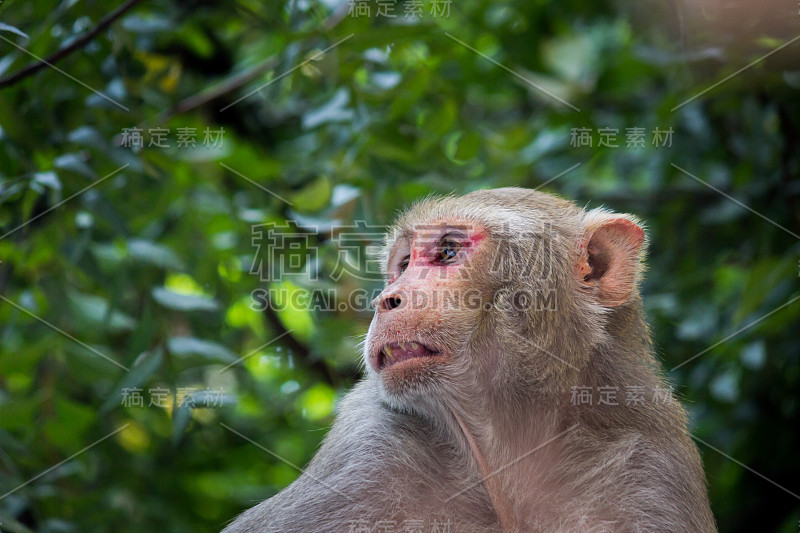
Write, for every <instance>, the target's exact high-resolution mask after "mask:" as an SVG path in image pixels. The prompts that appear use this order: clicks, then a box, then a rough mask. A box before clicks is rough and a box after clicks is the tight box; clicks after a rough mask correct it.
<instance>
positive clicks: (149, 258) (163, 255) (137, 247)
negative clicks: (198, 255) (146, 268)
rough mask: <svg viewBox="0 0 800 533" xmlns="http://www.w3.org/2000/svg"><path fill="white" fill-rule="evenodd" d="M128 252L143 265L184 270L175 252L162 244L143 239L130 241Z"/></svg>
mask: <svg viewBox="0 0 800 533" xmlns="http://www.w3.org/2000/svg"><path fill="white" fill-rule="evenodd" d="M128 251H129V252H130V254H131V257H133V258H134V259H136V260H137V261H141V262H143V263H150V264H151V265H155V266H157V267H161V268H167V269H171V270H184V269H185V266H184V264H183V262H182V261H181V260H180V258H179V257H178V256H177V255H176V254H175V252H173V251H172V250H170V249H169V248H167V247H166V246H164V245H162V244H157V243H154V242H152V241H148V240H145V239H131V240H129V241H128Z"/></svg>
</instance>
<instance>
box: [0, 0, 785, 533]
mask: <svg viewBox="0 0 800 533" xmlns="http://www.w3.org/2000/svg"><path fill="white" fill-rule="evenodd" d="M382 5H384V6H392V10H391V12H389V10H388V8H385V7H384V8H382V11H383V12H382V13H380V14H379V13H378V11H379V9H380V8H379V3H378V2H377V1H371V2H357V3H356V5H354V6H349V5H348V3H347V2H340V1H336V0H327V1H325V2H322V1H316V0H306V1H297V2H268V3H267V2H257V1H255V0H239V1H218V2H215V1H210V0H209V1H198V2H169V1H166V0H152V1H141V2H139V1H133V2H127V3H125V4H123V3H120V2H119V1H114V2H100V1H92V0H70V1H61V2H45V1H38V0H37V1H23V0H6V1H5V2H3V3H2V4H0V22H2V24H0V234H2V235H1V236H0V261H1V262H0V297H1V299H0V530H2V531H14V532H27V531H48V532H69V531H75V532H84V531H217V530H219V529H220V528H221V527H222V525H223V524H224V523H225V522H226V521H227V520H229V519H230V518H232V517H233V516H234V515H235V514H237V513H238V512H240V511H241V510H242V509H244V508H246V507H249V506H250V505H252V504H253V503H254V502H256V501H258V500H261V499H264V498H267V497H269V496H271V495H272V494H274V493H275V492H277V491H279V490H280V489H281V488H283V487H285V486H286V485H287V484H288V483H290V482H291V481H292V480H293V479H294V478H295V477H296V476H297V474H298V472H297V469H296V468H295V467H294V466H292V465H298V466H302V465H303V464H305V463H306V462H307V461H308V459H309V458H310V457H311V456H312V454H313V453H314V450H315V449H316V446H317V445H318V444H319V442H320V440H321V439H322V437H323V436H324V434H325V431H326V429H327V428H328V427H330V424H331V423H332V420H333V410H334V406H335V403H336V400H337V398H339V397H340V396H341V394H342V393H343V392H344V391H346V390H347V388H348V387H349V386H350V385H351V384H352V383H353V382H354V380H356V379H357V378H358V375H359V372H360V369H359V365H360V362H359V355H358V354H359V344H358V343H359V342H360V340H361V336H362V335H363V334H364V332H365V331H366V327H367V324H368V321H369V319H370V316H371V313H370V311H369V310H368V309H357V308H354V307H353V306H351V305H344V306H342V308H339V306H337V305H335V304H336V302H333V303H331V302H328V303H327V305H330V306H331V307H332V308H329V309H316V310H309V309H308V307H307V306H305V305H303V304H302V303H297V301H295V302H294V303H292V302H291V301H289V302H285V301H273V302H272V303H273V305H272V306H271V307H270V309H268V310H266V311H263V312H262V311H259V310H254V309H253V308H252V306H251V304H252V303H253V302H254V299H253V296H252V295H251V293H252V291H253V290H255V289H258V288H262V289H263V288H274V289H281V290H283V291H284V293H285V294H293V295H295V296H296V295H304V294H309V293H310V291H311V292H313V291H317V290H320V289H326V290H328V289H332V290H334V291H335V294H336V295H337V296H336V298H341V299H342V300H344V301H346V300H347V296H348V295H350V294H353V293H354V291H357V290H372V289H374V288H376V287H380V284H381V283H380V281H379V280H376V279H374V276H368V275H363V273H364V272H363V270H365V269H367V266H368V265H367V262H368V260H367V259H365V258H368V257H369V256H367V255H364V254H366V253H367V252H368V251H369V250H371V248H372V247H371V245H372V244H374V242H372V241H371V240H370V239H369V238H366V237H364V238H358V239H356V244H357V246H356V247H355V248H354V249H351V250H349V251H348V252H347V254H346V255H347V257H349V258H350V261H351V263H352V264H354V265H356V266H358V267H359V268H358V269H356V268H349V269H344V271H341V266H342V264H341V257H342V241H341V239H338V238H337V236H338V234H337V232H336V231H335V230H333V231H332V229H331V228H332V227H337V226H341V225H351V224H353V223H354V222H355V221H364V222H365V223H367V224H368V225H370V226H371V227H377V228H378V231H380V228H381V226H382V225H384V224H386V223H387V222H389V221H390V220H391V219H392V218H393V217H394V215H395V213H396V211H397V210H398V209H400V208H402V207H403V206H405V205H408V204H409V203H410V202H412V201H413V200H415V199H417V198H420V197H422V196H424V195H426V194H429V193H432V192H437V193H450V192H457V193H461V192H467V191H471V190H475V189H478V188H482V187H495V186H508V185H519V186H525V187H541V190H543V191H547V192H552V193H557V194H561V195H563V196H565V197H567V198H570V199H573V200H575V201H576V202H577V203H579V204H580V205H587V206H590V207H596V206H601V205H603V206H606V207H608V208H610V209H613V210H616V211H621V212H630V213H634V214H636V215H638V216H640V217H641V218H642V219H643V220H644V221H645V223H646V225H647V231H648V234H649V238H650V243H651V244H650V251H649V259H648V263H649V270H648V275H647V279H646V282H645V284H644V287H643V291H644V295H645V301H646V305H647V312H648V315H649V320H650V323H651V325H652V332H653V336H654V340H655V344H656V347H657V353H658V355H659V356H660V358H661V359H662V361H663V363H664V366H665V369H666V371H667V373H668V375H669V378H670V381H671V382H672V383H673V384H674V386H675V389H676V393H677V394H678V395H679V396H681V397H682V398H683V399H684V401H685V404H686V406H687V407H688V409H689V410H690V413H691V431H692V433H693V435H695V436H696V437H697V439H698V446H699V448H700V451H701V453H702V455H703V459H704V462H705V466H706V471H707V474H708V481H709V489H710V495H711V500H712V506H713V510H714V513H715V515H716V517H717V520H718V522H719V526H720V529H721V531H742V532H744V531H748V532H749V531H780V532H785V533H794V532H796V531H798V525H799V523H800V496H798V494H800V477H799V476H798V474H800V456H799V455H798V443H799V442H800V438H799V437H798V427H800V405H798V392H799V391H800V343H798V326H800V321H798V318H800V302H798V301H797V298H798V295H800V291H798V283H800V279H799V278H798V275H800V245H799V244H798V242H799V241H800V209H798V205H799V201H800V181H798V173H799V172H800V142H799V141H798V139H800V98H798V96H800V94H799V93H798V90H799V89H800V61H799V60H800V42H797V41H796V40H798V39H800V18H799V17H798V9H800V6H797V5H795V4H794V3H793V2H791V1H784V2H772V1H770V2H749V1H746V0H740V1H737V2H725V1H719V0H717V1H713V2H703V3H700V2H691V1H689V0H685V1H678V2H660V1H659V2H656V1H644V2H637V3H616V2H613V1H593V2H586V1H578V0H561V1H558V2H545V1H542V0H538V1H527V2H526V1H517V2H503V1H488V0H486V1H484V0H452V2H446V1H444V0H441V1H437V2H434V1H431V0H425V1H422V2H416V3H415V2H411V1H407V2H405V3H403V2H382ZM120 6H121V13H113V11H114V10H115V9H118V8H120ZM363 6H368V8H369V11H370V12H369V13H368V14H367V13H366V12H365V11H359V10H362V9H365V8H364V7H363ZM351 7H352V8H353V10H352V12H350V11H351ZM417 7H419V11H420V13H419V14H418V15H417V16H413V17H412V16H406V15H407V14H408V13H413V12H414V11H415V10H416V9H417ZM117 15H119V16H117ZM392 15H393V16H392ZM104 17H110V19H108V20H105V21H104ZM106 22H107V24H106ZM766 55H768V57H766V58H765V57H764V56H766ZM35 56H38V57H44V58H47V59H48V61H49V62H50V63H51V64H52V65H54V67H52V68H51V67H50V66H46V65H45V66H44V68H41V69H38V70H35V71H24V70H22V69H25V68H26V66H27V65H31V64H35V63H36V62H37V59H36V57H35ZM484 56H486V57H488V58H490V59H491V61H490V60H489V59H486V57H484ZM494 62H496V63H494ZM751 63H752V65H751V66H749V67H748V65H750V64H751ZM745 67H747V68H745ZM57 69H58V70H57ZM741 69H744V70H741ZM740 70H741V71H740ZM19 72H22V74H20V75H18V74H17V73H19ZM707 89H710V90H707ZM545 91H546V92H545ZM548 93H549V94H548ZM559 100H561V101H563V102H566V103H561V102H560V101H559ZM126 128H127V129H128V130H127V133H125V129H126ZM132 128H139V129H140V130H141V133H142V139H143V146H142V147H140V148H139V147H137V146H135V145H131V142H130V141H131V139H132V138H133V137H131V134H132V132H134V131H136V130H132ZM157 128H163V130H158V129H157ZM181 128H194V131H195V132H196V145H195V147H190V146H187V145H186V143H185V142H184V143H183V145H182V146H179V139H180V138H181V137H180V136H181V135H182V134H185V135H187V136H188V135H190V134H189V133H188V132H191V131H192V130H191V129H181ZM207 128H208V129H209V137H208V139H206V134H205V131H206V129H207ZM633 128H636V129H633ZM166 129H168V130H169V131H168V132H167V131H165V130H166ZM220 130H222V133H219V131H220ZM656 130H658V131H660V132H666V131H671V132H672V133H671V136H670V138H669V143H667V140H666V138H663V137H662V139H661V142H657V143H655V144H654V142H653V138H654V136H656ZM159 131H161V133H163V134H164V135H163V136H162V135H161V134H160V133H159ZM615 131H616V135H614V136H613V137H614V138H613V139H612V135H611V134H612V133H614V132H615ZM214 132H217V133H216V134H215V133H214ZM581 132H584V134H585V135H587V136H588V138H590V139H591V146H585V145H584V146H578V144H579V143H578V142H577V140H578V136H579V135H580V134H581ZM604 133H606V134H608V135H604ZM215 136H216V137H218V138H219V139H218V142H217V145H216V146H214V143H213V139H212V138H213V137H215ZM629 136H630V137H629ZM159 138H162V141H159ZM636 139H638V141H637V140H636ZM184 140H185V139H184ZM629 140H633V141H635V142H631V143H630V145H629ZM206 141H207V142H206ZM220 141H221V142H220ZM159 144H162V145H164V146H158V145H159ZM166 145H169V146H166ZM614 145H616V146H614ZM61 202H63V204H62V203H61ZM286 221H293V222H295V223H297V227H298V228H300V229H299V230H298V231H299V232H300V233H301V238H300V239H299V242H300V248H298V249H296V250H293V251H288V252H286V253H285V254H284V256H282V257H281V260H288V259H292V257H294V258H295V259H296V260H297V262H296V264H295V266H299V268H298V269H296V272H293V273H292V274H291V275H287V276H283V277H282V278H281V279H279V280H278V279H269V278H273V276H271V275H267V274H268V273H269V272H270V271H271V269H273V268H274V266H275V265H274V262H275V260H274V258H272V257H270V256H269V255H268V254H265V249H264V248H263V247H260V246H259V245H258V243H259V242H260V241H258V238H257V231H256V230H257V229H258V228H262V229H263V228H265V227H270V226H268V225H269V224H278V225H282V224H283V223H285V222H286ZM264 225H267V226H264ZM254 239H255V240H254ZM312 250H313V253H311V251H312ZM254 265H255V266H256V267H258V266H261V269H260V271H256V272H254V271H253V266H254ZM256 270H258V268H256ZM362 307H363V306H362ZM281 335H282V336H281ZM278 336H281V337H280V338H279V339H277V340H275V339H276V337H278ZM270 342H271V344H267V343H270ZM265 344H266V346H265ZM246 355H249V357H247V358H246V359H245V360H243V361H242V362H240V363H237V364H235V365H233V366H230V368H227V369H226V368H225V367H226V365H229V364H231V363H232V362H234V361H236V359H237V358H239V357H242V356H246ZM105 357H107V358H108V359H104V358H105ZM109 359H110V361H109ZM682 363H685V364H682ZM681 364H682V366H680V367H678V365H681ZM117 365H122V366H124V367H126V368H128V369H129V371H126V370H124V369H123V368H120V367H119V366H117ZM137 390H138V391H139V394H140V395H141V398H142V399H143V400H142V401H143V405H142V406H137V405H136V404H135V403H131V399H132V398H134V397H136V391H137ZM154 390H155V391H156V392H154ZM159 390H160V391H162V393H163V396H158V395H159V393H158V391H159ZM202 391H208V392H206V393H203V392H202ZM154 396H155V397H161V398H162V399H163V400H164V401H163V402H161V401H154ZM186 398H191V399H192V400H193V401H194V404H195V408H191V407H190V404H191V403H192V402H187V401H186ZM151 402H152V403H154V405H149V404H150V403H151ZM179 404H182V405H179ZM106 437H107V438H106ZM101 439H105V440H101ZM98 441H99V442H98ZM90 445H92V446H91V447H90V448H88V449H85V447H87V446H90ZM73 455H74V457H73ZM62 463H63V464H62ZM55 465H60V466H58V467H57V468H53V469H52V470H48V469H51V468H52V467H54V466H55ZM43 473H44V475H42V474H43ZM26 482H27V484H25V485H24V486H22V487H20V485H22V484H23V483H26Z"/></svg>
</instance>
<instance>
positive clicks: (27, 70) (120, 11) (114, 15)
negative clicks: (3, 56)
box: [0, 0, 142, 89]
mask: <svg viewBox="0 0 800 533" xmlns="http://www.w3.org/2000/svg"><path fill="white" fill-rule="evenodd" d="M141 1H142V0H128V1H127V2H125V3H124V4H122V5H121V6H119V7H118V8H117V9H116V10H114V11H112V12H111V13H109V14H108V15H106V16H105V18H103V20H101V21H100V22H98V23H97V26H95V27H94V28H92V29H91V30H90V31H88V32H86V33H85V34H83V35H82V36H81V37H78V38H77V39H75V40H74V41H72V43H70V44H69V45H68V46H65V47H64V48H62V49H60V50H58V51H57V52H55V53H54V54H52V55H51V56H50V57H48V58H45V59H44V60H43V61H36V62H35V63H31V64H29V65H26V66H25V67H22V68H21V69H19V70H18V71H17V72H15V73H14V74H10V75H8V76H6V77H4V78H0V89H2V88H3V87H8V86H9V85H13V84H15V83H17V82H19V81H22V80H24V79H25V78H27V77H28V76H31V75H33V74H35V73H36V72H38V71H39V70H41V69H43V68H44V67H46V66H49V65H52V64H54V63H56V62H57V61H61V60H62V59H64V58H65V57H67V56H68V55H69V54H71V53H72V52H74V51H75V50H78V49H80V48H83V47H84V46H86V45H87V44H89V42H90V41H91V40H92V39H94V38H95V37H96V36H97V34H99V33H100V32H102V31H103V30H105V29H106V28H108V27H109V26H110V25H111V24H112V23H113V22H114V21H115V20H117V19H118V18H119V17H121V16H122V15H124V14H125V12H126V11H128V10H129V9H131V8H132V7H133V6H135V5H136V4H138V3H139V2H141Z"/></svg>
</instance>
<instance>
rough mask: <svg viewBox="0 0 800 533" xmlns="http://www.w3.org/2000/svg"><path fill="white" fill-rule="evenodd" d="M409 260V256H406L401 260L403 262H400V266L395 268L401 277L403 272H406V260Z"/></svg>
mask: <svg viewBox="0 0 800 533" xmlns="http://www.w3.org/2000/svg"><path fill="white" fill-rule="evenodd" d="M409 259H410V256H406V257H405V258H403V260H402V261H400V264H399V265H398V266H397V269H398V270H399V271H400V274H401V275H402V274H403V272H405V271H406V269H407V268H408V260H409Z"/></svg>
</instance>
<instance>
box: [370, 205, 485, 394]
mask: <svg viewBox="0 0 800 533" xmlns="http://www.w3.org/2000/svg"><path fill="white" fill-rule="evenodd" d="M488 247H489V245H488V239H487V230H486V228H485V227H484V226H482V225H480V224H478V223H476V222H469V221H465V220H456V219H446V220H432V221H429V222H426V223H424V224H418V225H415V226H414V227H410V228H406V230H405V231H404V232H403V233H402V234H401V235H400V236H399V237H398V238H397V239H396V241H395V242H394V244H393V246H392V247H391V249H390V251H389V255H388V260H387V282H388V286H387V287H386V288H385V289H384V291H383V292H382V293H381V294H380V295H379V296H378V297H377V298H376V299H375V301H373V305H374V307H375V316H374V318H373V321H372V324H371V326H370V330H369V333H368V335H367V343H366V352H365V358H366V359H367V360H366V363H367V368H368V372H370V373H375V374H377V375H378V376H379V377H380V381H381V383H382V385H383V387H384V390H385V391H386V392H387V393H388V394H389V395H390V396H393V397H400V396H406V395H414V393H415V392H419V391H420V389H426V388H427V387H429V386H431V385H434V384H436V383H437V382H438V383H439V384H441V382H442V381H443V380H447V379H452V377H453V375H454V374H456V373H457V372H458V371H459V367H463V365H464V361H463V360H461V359H463V353H464V351H465V348H466V347H467V346H468V345H469V341H470V337H471V335H472V334H473V333H474V332H475V330H476V328H477V325H478V322H479V321H480V316H481V314H482V312H483V305H484V301H485V298H486V293H485V291H481V290H479V289H478V287H480V286H481V283H476V279H475V278H476V276H477V275H479V273H480V272H482V271H485V270H487V269H486V268H485V267H483V266H482V263H483V262H484V261H485V257H486V256H487V255H489V254H488V253H487V251H488Z"/></svg>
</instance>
